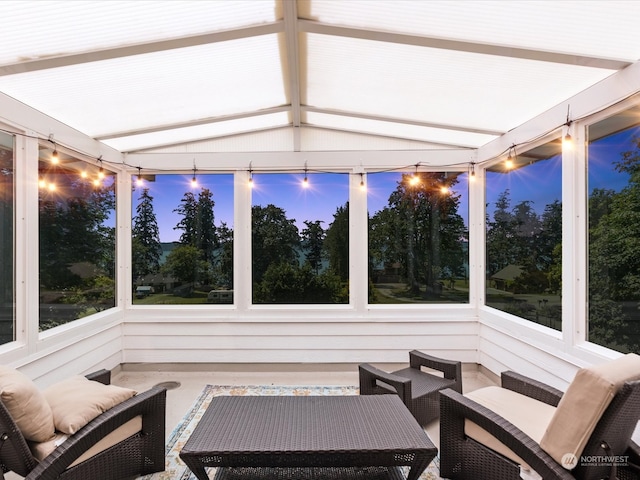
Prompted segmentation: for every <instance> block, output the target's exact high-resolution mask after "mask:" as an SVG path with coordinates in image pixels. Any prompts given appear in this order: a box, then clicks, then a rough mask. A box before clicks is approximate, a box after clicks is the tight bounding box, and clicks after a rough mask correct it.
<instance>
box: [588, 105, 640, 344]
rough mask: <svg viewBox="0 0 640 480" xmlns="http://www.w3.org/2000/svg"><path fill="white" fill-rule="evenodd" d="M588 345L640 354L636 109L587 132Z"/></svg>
mask: <svg viewBox="0 0 640 480" xmlns="http://www.w3.org/2000/svg"><path fill="white" fill-rule="evenodd" d="M588 140H589V141H588V173H589V175H588V187H589V188H588V194H589V237H588V242H589V243H588V245H589V250H588V253H589V263H588V265H589V331H588V340H589V341H591V342H594V343H597V344H599V345H603V346H606V347H609V348H612V349H614V350H618V351H621V352H637V351H638V350H640V308H639V307H640V107H636V108H635V109H632V110H627V111H624V112H621V113H620V114H618V115H615V116H613V117H609V118H607V119H605V120H603V121H600V122H598V123H596V124H594V125H591V126H590V127H589V128H588Z"/></svg>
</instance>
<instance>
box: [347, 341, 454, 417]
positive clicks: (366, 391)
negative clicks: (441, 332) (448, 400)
mask: <svg viewBox="0 0 640 480" xmlns="http://www.w3.org/2000/svg"><path fill="white" fill-rule="evenodd" d="M421 367H426V368H430V369H433V370H438V371H440V372H442V373H443V375H444V376H442V377H441V376H438V375H435V374H433V373H430V372H428V371H423V370H422V369H421ZM359 379H360V395H380V394H390V393H391V394H397V395H399V396H400V398H401V399H402V401H403V402H404V404H405V405H406V406H407V408H408V409H409V411H410V412H411V413H412V414H413V416H414V417H415V418H416V420H417V421H418V423H420V425H426V424H427V423H429V422H431V421H432V420H435V419H436V418H438V416H439V415H440V402H439V392H440V390H442V389H445V388H451V389H453V390H455V391H456V392H462V366H461V363H460V362H457V361H451V360H444V359H442V358H437V357H433V356H431V355H427V354H425V353H422V352H419V351H417V350H413V351H411V352H409V368H404V369H402V370H398V371H395V372H391V373H387V372H385V371H383V370H380V369H378V368H375V367H373V366H371V365H369V364H368V363H364V364H361V365H360V366H359Z"/></svg>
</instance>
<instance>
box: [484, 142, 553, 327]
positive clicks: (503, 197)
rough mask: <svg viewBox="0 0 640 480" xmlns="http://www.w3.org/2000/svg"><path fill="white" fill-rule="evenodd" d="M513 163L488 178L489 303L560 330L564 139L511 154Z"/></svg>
mask: <svg viewBox="0 0 640 480" xmlns="http://www.w3.org/2000/svg"><path fill="white" fill-rule="evenodd" d="M509 160H511V162H512V165H511V166H509V165H508V164H507V161H509ZM507 161H505V162H504V163H503V162H501V163H499V164H496V165H495V166H494V167H492V168H490V169H489V170H488V171H487V177H486V182H487V190H486V204H487V232H486V240H487V242H486V245H487V252H486V264H487V272H486V292H485V293H486V304H487V305H488V306H491V307H494V308H497V309H499V310H502V311H504V312H508V313H511V314H513V315H517V316H519V317H522V318H525V319H527V320H531V321H533V322H536V323H539V324H542V325H545V326H547V327H551V328H553V329H556V330H560V329H561V328H562V302H561V296H560V293H561V292H560V289H561V279H562V145H561V142H560V139H556V140H553V141H550V142H548V143H546V144H544V145H541V146H539V147H537V148H534V149H532V150H529V151H527V152H524V153H519V154H517V152H515V151H511V152H510V154H509V156H508V158H507Z"/></svg>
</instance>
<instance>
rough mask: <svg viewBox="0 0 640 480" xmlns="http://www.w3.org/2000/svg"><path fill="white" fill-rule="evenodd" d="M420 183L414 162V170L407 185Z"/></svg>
mask: <svg viewBox="0 0 640 480" xmlns="http://www.w3.org/2000/svg"><path fill="white" fill-rule="evenodd" d="M418 183H420V177H419V176H418V164H417V163H416V171H415V172H414V173H413V175H412V176H411V178H410V179H409V185H414V186H415V185H417V184H418Z"/></svg>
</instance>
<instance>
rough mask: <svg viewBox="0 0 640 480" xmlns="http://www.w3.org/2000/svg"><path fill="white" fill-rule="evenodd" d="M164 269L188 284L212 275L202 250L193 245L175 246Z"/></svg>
mask: <svg viewBox="0 0 640 480" xmlns="http://www.w3.org/2000/svg"><path fill="white" fill-rule="evenodd" d="M162 271H163V272H165V273H166V274H168V275H171V276H173V277H174V278H176V279H177V280H178V281H180V282H181V283H186V284H193V283H194V282H196V281H198V280H200V279H202V278H206V277H208V276H209V275H210V272H209V265H208V264H207V262H205V261H203V260H202V258H201V252H200V250H199V249H198V248H196V247H194V246H193V245H180V246H178V247H176V248H174V249H173V250H172V251H171V253H169V255H167V261H166V262H165V264H164V265H163V266H162Z"/></svg>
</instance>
